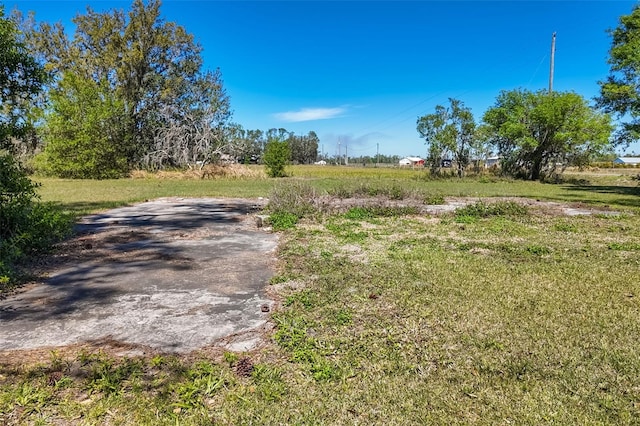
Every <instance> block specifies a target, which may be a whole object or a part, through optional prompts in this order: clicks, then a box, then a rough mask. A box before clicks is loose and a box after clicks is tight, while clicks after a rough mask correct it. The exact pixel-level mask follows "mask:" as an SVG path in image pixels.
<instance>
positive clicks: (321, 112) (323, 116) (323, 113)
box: [274, 107, 347, 123]
mask: <svg viewBox="0 0 640 426" xmlns="http://www.w3.org/2000/svg"><path fill="white" fill-rule="evenodd" d="M346 110H347V109H346V108H344V107H338V108H302V109H301V110H299V111H286V112H278V113H276V114H274V117H276V118H277V119H278V120H282V121H288V122H291V123H295V122H300V121H314V120H328V119H330V118H337V117H340V116H341V115H342V114H343V113H344V112H345V111H346Z"/></svg>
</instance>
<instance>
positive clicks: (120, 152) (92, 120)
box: [38, 72, 128, 179]
mask: <svg viewBox="0 0 640 426" xmlns="http://www.w3.org/2000/svg"><path fill="white" fill-rule="evenodd" d="M58 87H59V90H55V91H53V92H52V93H51V104H52V108H51V109H50V111H49V112H48V114H47V129H46V133H45V134H46V138H47V141H48V142H47V145H46V147H45V150H44V152H43V153H42V155H40V156H39V157H38V161H39V162H42V163H44V164H43V165H42V166H41V168H42V169H43V170H46V171H48V172H50V173H51V174H54V175H57V176H60V177H64V178H94V179H106V178H117V177H120V176H122V175H123V174H125V173H126V172H127V171H128V162H127V155H126V150H124V149H123V147H125V146H126V145H127V144H126V141H127V138H128V135H127V133H126V113H125V106H124V103H123V102H122V100H120V99H119V98H118V97H117V96H116V95H115V93H114V92H112V91H111V90H110V87H109V84H108V82H107V81H106V79H103V80H102V81H100V82H95V81H94V80H92V79H89V78H86V77H82V76H79V75H76V74H73V73H71V72H65V73H64V75H63V77H62V79H61V81H60V82H59V86H58Z"/></svg>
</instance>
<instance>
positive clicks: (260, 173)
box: [130, 164, 267, 180]
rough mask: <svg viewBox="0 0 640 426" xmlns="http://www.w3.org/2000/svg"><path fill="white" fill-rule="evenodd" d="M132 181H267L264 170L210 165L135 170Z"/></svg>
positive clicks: (132, 173)
mask: <svg viewBox="0 0 640 426" xmlns="http://www.w3.org/2000/svg"><path fill="white" fill-rule="evenodd" d="M130 177H131V178H132V179H177V180H195V179H266V177H267V175H266V174H265V172H264V169H263V168H258V167H250V166H245V165H243V164H208V165H206V166H205V167H204V168H202V169H188V170H169V171H167V170H160V171H158V172H148V171H145V170H134V171H132V172H131V173H130Z"/></svg>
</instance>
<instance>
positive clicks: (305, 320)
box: [0, 167, 640, 425]
mask: <svg viewBox="0 0 640 426" xmlns="http://www.w3.org/2000/svg"><path fill="white" fill-rule="evenodd" d="M363 170H365V169H362V168H360V169H356V168H354V169H346V168H334V167H325V168H318V167H316V168H310V167H298V168H293V169H292V173H293V177H292V178H290V179H289V180H296V181H299V180H304V181H305V182H307V183H309V184H310V185H312V186H314V187H315V188H317V189H320V190H327V191H332V192H333V193H338V194H346V193H348V192H349V191H350V190H353V189H354V188H358V187H360V188H362V187H366V188H369V189H371V188H376V187H385V188H391V190H390V192H389V193H392V194H393V193H395V192H394V191H397V192H398V193H402V194H409V193H411V194H414V195H415V193H416V192H419V193H420V194H422V195H423V196H424V195H434V194H438V195H442V196H480V197H489V196H492V195H499V196H527V197H532V198H537V199H546V200H556V201H567V202H571V203H581V204H584V205H592V206H596V207H604V206H608V208H611V209H614V210H617V211H621V212H622V214H620V215H616V216H612V215H603V214H597V215H593V216H572V217H569V216H563V215H559V214H558V213H557V212H556V213H554V212H551V211H546V210H531V209H529V210H528V209H525V208H517V206H514V205H512V204H510V203H508V202H502V203H501V204H497V205H496V206H495V207H494V208H489V209H486V208H481V207H483V206H484V207H486V206H485V205H476V206H471V207H470V208H467V209H466V210H460V211H458V212H457V213H455V214H454V213H451V214H448V215H443V216H439V217H429V216H419V215H402V214H396V213H394V211H393V210H380V209H378V210H376V209H368V208H353V209H351V210H349V211H347V212H346V213H341V214H325V215H315V216H314V217H313V219H309V218H307V219H302V220H301V221H300V222H299V223H298V224H297V226H295V227H294V228H291V229H289V230H287V231H284V232H283V233H282V239H281V246H280V249H279V258H280V265H279V269H278V273H277V275H276V276H275V277H274V278H273V279H272V282H271V283H270V286H272V290H273V291H275V292H277V293H278V294H279V295H280V297H281V299H282V306H281V307H280V308H279V309H277V310H276V311H275V312H274V313H273V314H272V320H273V322H274V324H275V329H274V331H273V335H272V336H270V338H271V341H272V344H271V345H270V346H269V347H268V348H267V349H264V350H262V351H259V352H254V353H238V354H236V353H225V354H223V355H220V356H211V355H205V354H204V353H203V354H192V355H190V356H184V357H176V356H168V355H162V354H158V355H155V356H154V355H153V354H152V355H149V356H147V357H139V358H115V357H112V356H110V355H107V354H105V353H99V352H98V353H95V352H86V351H81V352H79V353H68V352H64V353H62V352H61V353H55V352H54V353H51V354H50V356H49V358H48V359H44V360H41V361H40V362H38V363H35V364H34V363H29V364H28V365H27V364H25V365H19V364H16V363H10V362H7V363H5V364H3V365H0V368H1V369H0V423H8V424H11V423H15V424H127V425H129V424H130V425H164V424H166V425H176V424H179V425H205V424H228V425H235V424H305V425H306V424H318V425H320V424H345V425H352V424H363V425H364V424H366V425H369V424H380V425H406V424H449V425H451V424H487V425H489V424H531V425H538V424H552V423H553V424H568V425H569V424H570V425H573V424H581V425H582V424H593V425H600V424H640V343H639V341H640V339H639V336H640V214H639V213H640V191H639V188H638V183H637V182H636V181H633V180H631V179H630V176H629V175H623V174H620V175H616V174H614V175H606V176H593V175H571V176H569V177H570V178H571V179H572V180H571V181H569V183H564V184H557V185H551V184H540V183H531V182H515V181H504V180H497V179H493V178H489V177H485V178H481V179H470V180H463V181H457V180H445V181H429V180H426V179H425V178H424V176H423V175H422V173H420V172H417V171H412V170H394V169H388V170H375V169H374V170H373V171H370V170H369V169H366V170H367V173H366V174H365V172H363ZM378 173H380V174H379V175H378ZM279 184H282V181H280V182H279ZM273 185H274V182H273V181H271V180H267V179H254V180H202V181H178V180H176V181H167V180H162V181H157V180H153V179H147V180H122V181H95V182H94V181H92V182H85V181H81V182H78V181H60V180H45V181H43V187H42V188H41V193H42V196H43V198H44V199H45V200H49V201H56V202H60V203H61V204H63V205H65V206H67V207H68V208H69V209H71V210H73V211H76V212H86V211H92V210H95V209H102V208H107V207H110V206H113V205H121V204H126V203H131V202H135V201H139V200H144V199H148V198H154V197H158V196H245V197H257V196H269V194H270V191H271V189H272V188H273Z"/></svg>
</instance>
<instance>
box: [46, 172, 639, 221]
mask: <svg viewBox="0 0 640 426" xmlns="http://www.w3.org/2000/svg"><path fill="white" fill-rule="evenodd" d="M252 167H259V166H252ZM288 170H289V171H290V173H291V174H292V176H293V177H291V178H286V179H214V180H206V179H205V180H186V179H185V180H179V179H175V180H173V179H165V180H162V179H118V180H68V179H43V178H40V179H37V181H38V182H40V183H42V187H41V188H40V189H39V193H40V194H41V196H42V199H43V200H44V201H53V202H56V203H60V204H62V206H63V207H64V208H65V209H67V210H70V211H72V212H74V213H77V214H86V213H90V212H95V211H100V210H105V209H108V208H113V207H117V206H122V205H126V204H131V203H136V202H141V201H144V200H147V199H154V198H159V197H239V198H255V197H268V196H269V195H270V194H271V193H272V192H273V190H274V188H277V186H278V185H279V184H280V183H282V182H286V181H294V182H296V181H299V180H303V181H305V182H306V183H307V184H308V185H310V186H312V187H313V188H315V189H316V190H318V191H319V192H320V193H332V194H335V195H338V196H340V195H343V196H349V195H352V194H357V195H371V196H374V195H385V196H388V197H390V198H397V199H401V198H403V197H405V196H409V195H415V196H419V197H421V198H422V199H423V200H424V201H425V203H427V204H434V203H437V202H440V201H441V200H442V197H444V196H464V197H467V196H472V197H496V196H499V197H529V198H535V199H542V200H551V201H564V202H579V203H586V204H591V205H597V206H615V207H618V208H640V186H639V185H638V183H637V182H636V181H633V180H632V179H631V177H630V176H629V175H625V174H620V175H578V174H576V175H570V176H572V179H573V181H575V183H565V184H544V183H540V182H526V181H514V180H507V179H499V178H495V177H492V176H484V177H480V178H468V179H462V180H460V179H457V178H450V179H441V180H428V179H426V172H424V171H422V170H411V169H398V168H388V167H380V168H373V167H366V168H363V167H337V166H326V167H321V166H290V167H289V168H288ZM585 182H588V184H585Z"/></svg>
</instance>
